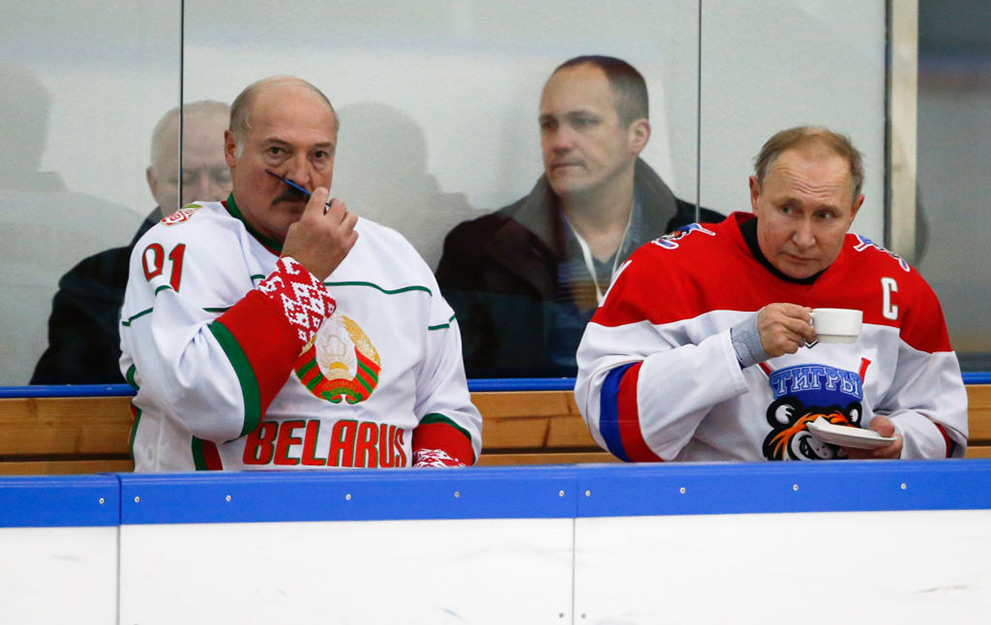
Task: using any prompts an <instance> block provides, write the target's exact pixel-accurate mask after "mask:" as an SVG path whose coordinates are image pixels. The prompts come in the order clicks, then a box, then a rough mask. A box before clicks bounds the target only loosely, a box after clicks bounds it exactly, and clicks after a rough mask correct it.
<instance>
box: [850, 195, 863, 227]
mask: <svg viewBox="0 0 991 625" xmlns="http://www.w3.org/2000/svg"><path fill="white" fill-rule="evenodd" d="M863 203H864V194H863V193H861V194H860V197H858V198H857V199H856V200H855V201H854V203H853V206H851V208H850V221H853V220H854V219H855V218H856V217H857V211H859V210H860V207H861V205H863Z"/></svg>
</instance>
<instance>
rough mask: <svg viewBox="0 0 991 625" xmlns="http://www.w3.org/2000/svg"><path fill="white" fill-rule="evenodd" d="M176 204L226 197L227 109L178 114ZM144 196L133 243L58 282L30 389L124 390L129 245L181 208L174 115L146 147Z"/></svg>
mask: <svg viewBox="0 0 991 625" xmlns="http://www.w3.org/2000/svg"><path fill="white" fill-rule="evenodd" d="M183 115H184V119H183V120H182V122H183V139H184V141H183V153H182V160H183V162H182V203H183V204H185V203H187V202H191V201H193V200H222V199H224V198H226V197H227V195H228V194H229V193H230V190H231V177H230V170H229V169H228V167H227V163H226V161H225V160H224V130H225V129H226V128H227V123H228V118H229V116H230V107H229V106H228V105H226V104H224V103H223V102H215V101H212V100H203V101H199V102H192V103H190V104H187V105H185V106H184V107H183ZM145 174H146V178H147V181H148V188H149V189H150V190H151V194H152V196H153V197H154V198H155V201H156V202H157V203H158V205H157V206H156V207H155V209H154V210H153V211H151V213H149V215H148V216H147V217H146V218H145V220H144V222H143V223H142V224H141V226H140V227H139V228H138V231H137V233H135V235H134V237H133V238H132V239H131V242H130V243H129V244H127V245H125V246H123V247H115V248H111V249H109V250H104V251H102V252H100V253H98V254H94V255H93V256H89V257H87V258H84V259H83V260H81V261H80V262H79V263H78V264H77V265H76V266H75V267H73V268H72V269H71V270H70V271H69V272H67V273H66V274H65V275H63V276H62V278H61V279H59V289H58V292H57V293H56V294H55V297H54V298H53V300H52V313H51V316H50V317H49V319H48V348H47V349H46V350H45V352H44V353H43V354H42V355H41V358H40V359H39V360H38V364H37V365H36V366H35V370H34V375H33V376H32V377H31V384H111V383H122V382H124V378H123V377H122V376H121V374H120V365H119V363H118V361H119V359H120V333H119V329H118V321H119V320H118V313H119V311H120V306H121V302H122V301H123V299H124V287H125V286H126V285H127V267H128V260H129V259H130V257H131V250H132V249H133V247H134V243H135V241H137V240H138V239H139V238H141V235H143V234H144V233H145V232H146V231H147V230H148V229H149V228H151V227H152V226H153V225H155V224H156V223H157V222H158V221H159V220H160V219H162V217H165V216H167V215H169V214H171V213H172V212H173V211H175V210H177V209H178V208H179V207H180V204H179V175H180V172H179V108H178V107H176V108H174V109H172V110H170V111H169V112H168V113H166V114H165V115H164V116H163V117H162V119H161V120H160V121H159V122H158V124H156V126H155V130H154V132H153V134H152V141H151V164H150V165H149V166H148V168H147V170H146V172H145Z"/></svg>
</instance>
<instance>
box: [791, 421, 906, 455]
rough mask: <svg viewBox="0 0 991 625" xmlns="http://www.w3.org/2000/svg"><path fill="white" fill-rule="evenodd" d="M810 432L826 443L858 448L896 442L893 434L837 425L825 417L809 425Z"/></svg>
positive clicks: (874, 447) (873, 447) (881, 445)
mask: <svg viewBox="0 0 991 625" xmlns="http://www.w3.org/2000/svg"><path fill="white" fill-rule="evenodd" d="M808 429H809V432H811V433H812V435H813V436H815V437H816V438H818V439H819V440H821V441H822V442H824V443H832V444H834V445H839V446H840V447H855V448H857V449H877V448H878V447H884V446H885V445H890V444H891V443H893V442H895V439H894V437H893V436H881V435H880V434H878V433H877V432H875V431H874V430H867V429H864V428H858V427H852V426H849V425H835V424H833V423H830V422H829V421H828V420H826V419H824V418H823V417H819V418H818V419H816V420H815V421H813V422H812V423H810V424H809V425H808Z"/></svg>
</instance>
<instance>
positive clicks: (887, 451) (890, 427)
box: [844, 415, 905, 460]
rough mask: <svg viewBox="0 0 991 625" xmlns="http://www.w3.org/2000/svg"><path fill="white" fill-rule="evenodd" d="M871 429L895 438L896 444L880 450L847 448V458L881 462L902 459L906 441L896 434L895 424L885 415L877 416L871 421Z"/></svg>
mask: <svg viewBox="0 0 991 625" xmlns="http://www.w3.org/2000/svg"><path fill="white" fill-rule="evenodd" d="M871 429H872V430H874V431H875V432H877V433H878V434H880V435H881V436H894V437H895V442H893V443H891V444H890V445H887V446H885V447H880V448H878V449H853V448H852V447H845V448H844V449H846V455H847V458H851V459H853V460H868V459H874V460H879V459H890V458H900V457H901V455H902V447H903V446H904V444H905V440H904V439H903V438H902V435H901V434H898V433H896V432H895V424H894V423H892V422H891V419H889V418H888V417H886V416H884V415H875V416H874V418H873V419H872V420H871Z"/></svg>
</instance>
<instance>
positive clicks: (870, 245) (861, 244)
mask: <svg viewBox="0 0 991 625" xmlns="http://www.w3.org/2000/svg"><path fill="white" fill-rule="evenodd" d="M851 234H852V233H851ZM853 236H854V237H855V238H856V240H857V243H856V244H855V245H854V246H853V249H854V251H857V252H863V251H865V250H869V249H875V250H877V251H878V252H881V253H883V254H887V255H888V256H890V257H891V258H893V259H894V260H895V261H897V262H898V265H899V266H900V267H901V268H902V270H903V271H905V273H911V272H912V268H911V267H910V266H909V264H908V263H907V262H905V259H903V258H902V257H901V256H899V255H898V254H895V253H894V252H892V251H891V250H889V249H886V248H884V247H881V246H880V245H878V244H877V243H875V242H874V241H871V240H870V239H868V238H867V237H865V236H861V235H859V234H854V235H853Z"/></svg>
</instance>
